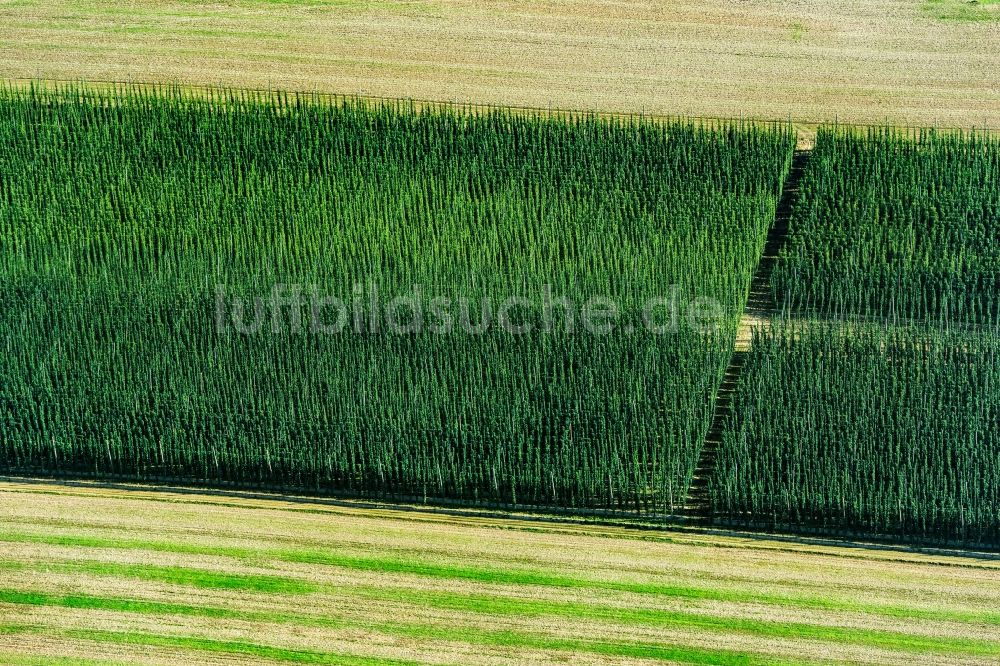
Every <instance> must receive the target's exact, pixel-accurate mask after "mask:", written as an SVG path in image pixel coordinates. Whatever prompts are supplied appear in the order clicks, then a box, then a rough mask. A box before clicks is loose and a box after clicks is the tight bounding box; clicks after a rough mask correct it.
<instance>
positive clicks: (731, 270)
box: [0, 88, 794, 515]
mask: <svg viewBox="0 0 1000 666" xmlns="http://www.w3.org/2000/svg"><path fill="white" fill-rule="evenodd" d="M793 143H794V139H793V137H792V135H791V133H790V130H789V129H788V128H787V127H784V126H775V127H760V126H755V125H750V124H746V125H739V124H738V125H734V126H732V127H724V128H721V129H710V128H707V127H702V126H698V125H694V124H691V123H686V122H671V123H664V122H654V121H651V120H647V119H642V118H638V117H637V118H631V119H616V120H612V119H602V118H597V117H593V116H586V115H584V116H568V115H567V116H551V117H549V116H541V115H530V114H523V113H515V112H511V111H504V110H500V109H483V110H472V111H470V110H454V109H452V110H449V109H427V108H418V107H415V106H414V105H412V104H407V103H389V104H372V103H366V102H361V101H357V100H349V99H344V100H320V99H317V98H313V97H308V96H284V95H277V96H264V95H253V94H240V93H225V92H219V93H217V94H216V95H215V96H214V97H209V98H205V97H200V96H197V95H193V94H187V93H182V92H179V91H176V90H169V89H167V90H154V91H150V90H142V89H121V90H116V91H114V92H105V93H96V92H94V91H91V90H85V89H73V88H68V89H62V90H54V91H53V90H47V91H43V90H34V89H29V90H15V89H8V90H6V91H4V92H2V93H0V239H2V244H3V247H4V251H3V252H2V253H0V298H2V301H3V303H4V306H3V308H0V329H2V339H3V340H5V341H7V344H6V347H5V349H4V354H3V355H2V356H0V432H2V433H3V438H2V441H0V465H2V466H3V467H4V468H6V469H8V470H32V471H36V472H38V471H41V472H47V473H53V474H93V475H98V476H102V475H122V476H128V477H133V478H158V479H159V478H171V479H179V480H187V481H191V482H203V483H239V484H247V485H259V486H268V487H285V488H299V489H308V490H313V491H318V492H331V493H340V492H343V493H353V494H359V495H370V496H384V497H417V498H426V499H428V500H457V501H470V502H479V503H488V504H505V505H515V504H516V505H538V506H548V507H552V508H561V509H568V510H584V509H599V510H611V511H615V512H622V513H626V514H630V515H637V514H642V515H662V514H665V513H670V512H672V511H674V510H675V509H676V508H677V507H678V506H679V505H681V504H683V502H684V498H685V495H686V489H687V486H688V483H689V481H690V478H691V476H692V473H693V470H694V467H695V465H696V460H697V456H698V452H699V450H700V447H701V443H702V440H703V438H704V435H705V433H706V432H707V430H708V428H709V425H710V422H711V419H712V402H713V400H714V393H715V389H716V386H717V385H718V382H719V380H720V378H721V375H722V373H723V371H724V368H725V366H726V364H727V362H728V359H729V355H730V350H731V348H732V343H733V339H734V336H735V329H736V322H737V318H738V315H739V313H740V312H741V311H742V308H743V304H744V301H745V298H746V294H747V291H748V289H749V284H750V279H751V276H752V274H753V272H754V270H755V266H756V262H757V257H758V256H759V253H760V251H761V249H762V247H763V244H764V241H765V236H766V233H767V229H768V227H769V225H770V222H771V220H772V218H773V215H774V209H775V205H776V198H777V194H778V192H779V191H780V189H781V184H782V180H783V178H784V176H785V174H786V173H787V170H788V168H789V163H790V156H791V152H792V147H793ZM276 285H286V286H289V285H292V286H294V285H298V286H301V287H303V289H304V290H305V291H306V292H309V291H310V290H314V289H315V290H316V291H317V292H319V293H321V294H323V295H331V296H334V297H337V298H340V299H342V300H343V301H345V302H346V303H347V305H348V306H349V307H351V309H352V311H351V312H349V313H348V316H347V319H348V321H347V326H346V328H344V329H343V330H341V332H339V333H336V334H330V333H329V332H328V331H317V330H314V329H313V328H312V327H311V326H309V325H303V326H302V327H300V328H299V329H295V328H293V327H292V322H293V321H295V318H296V317H299V318H301V319H302V321H305V320H306V319H307V318H308V317H309V316H310V314H311V313H310V306H309V305H308V303H306V304H303V305H301V306H299V305H296V306H286V307H284V308H283V309H282V310H281V311H280V312H279V317H278V318H279V319H280V322H279V323H280V326H278V327H272V324H273V323H274V321H275V320H274V318H273V314H274V313H272V312H271V311H267V312H266V313H264V314H263V316H262V317H261V318H260V319H259V321H260V322H261V323H262V325H261V326H260V327H259V328H258V329H255V332H245V330H244V329H241V328H240V327H238V326H235V325H233V324H234V322H233V321H231V319H232V318H233V317H234V312H235V310H234V308H235V303H236V302H239V303H242V304H244V305H245V306H246V307H245V308H244V309H243V312H242V313H241V314H242V315H243V316H244V317H245V318H246V320H252V321H258V318H257V314H258V313H257V310H256V300H257V299H261V302H263V301H264V299H266V298H267V297H268V296H269V295H270V294H271V293H272V290H273V289H274V287H275V286H276ZM418 287H419V289H420V290H422V294H423V296H424V297H425V298H426V299H431V298H442V299H451V300H452V301H457V300H459V299H462V300H464V302H466V304H467V307H468V310H469V311H471V312H472V313H473V314H472V317H471V318H472V319H473V320H474V321H475V322H477V323H482V322H481V313H482V312H489V311H490V306H491V304H492V307H493V308H495V307H496V306H497V304H499V303H500V302H502V301H503V300H504V299H507V298H510V297H523V298H527V299H530V302H529V303H527V304H525V305H523V306H522V307H521V308H520V309H519V310H518V312H519V313H520V314H519V316H520V317H521V318H524V319H526V320H528V321H530V322H536V323H537V322H538V321H540V319H541V318H542V315H543V313H542V312H540V310H541V309H542V306H541V305H540V295H541V294H542V291H543V288H544V289H547V290H548V293H550V294H551V295H552V296H553V297H554V298H556V299H560V301H561V299H565V300H566V301H568V302H570V303H571V304H575V305H576V306H580V305H581V304H583V303H585V302H586V301H587V300H588V299H589V298H591V297H594V296H599V297H605V298H608V299H610V300H611V301H613V302H614V303H615V304H616V305H617V307H618V309H619V311H620V316H619V318H618V319H617V320H616V321H620V322H623V323H622V324H621V325H620V327H619V329H618V330H616V331H614V332H613V333H612V334H609V335H598V334H591V333H588V332H587V331H585V330H584V329H583V328H582V327H581V326H580V325H579V323H577V325H576V328H575V329H574V330H573V331H568V330H566V329H565V327H564V326H563V322H564V321H565V319H561V320H559V321H557V322H556V323H555V325H554V326H553V327H552V329H551V330H540V329H539V327H538V326H536V327H535V330H534V331H533V332H532V333H528V334H518V333H515V332H511V331H507V330H504V329H502V328H500V327H498V326H496V325H494V326H493V327H488V328H486V329H485V330H483V331H481V332H478V333H477V332H463V331H462V330H460V329H459V328H457V327H456V328H455V329H454V330H453V331H452V332H451V333H449V334H441V333H439V332H436V331H434V330H430V329H428V328H427V327H416V328H414V329H413V330H407V331H403V332H398V331H397V332H393V331H389V330H386V329H385V328H378V327H374V326H370V325H362V326H361V327H360V329H355V328H354V323H355V317H354V315H355V312H354V311H353V301H354V299H355V298H356V297H357V296H358V294H362V295H363V296H364V297H365V298H364V299H362V300H363V301H364V302H363V304H362V310H364V312H363V315H364V316H362V317H361V318H360V320H359V321H361V322H362V324H364V322H366V321H368V315H369V314H370V312H368V310H365V308H370V307H371V302H370V300H368V296H369V294H370V293H371V292H372V291H373V290H375V289H377V291H378V292H379V293H380V294H381V295H382V298H383V299H385V300H388V299H391V298H393V297H395V296H401V295H403V296H405V295H408V294H410V293H412V292H414V291H415V289H416V288H418ZM671 293H675V294H677V301H678V305H679V306H680V307H683V306H684V305H685V303H687V302H688V301H689V300H690V299H693V298H696V297H701V298H711V299H714V300H715V301H716V302H717V303H718V304H719V305H720V306H721V312H722V314H723V317H722V321H721V322H720V324H721V325H720V326H718V327H717V328H715V329H710V330H703V329H696V328H691V327H689V326H687V325H685V318H684V313H683V312H682V313H681V317H680V325H679V326H678V327H677V328H676V329H675V330H667V331H666V332H663V331H659V332H653V331H650V330H648V329H647V328H646V327H645V326H643V325H642V324H643V322H642V321H641V319H642V317H641V312H642V311H643V308H644V305H645V304H646V303H647V302H648V300H649V299H651V298H657V297H665V296H668V295H670V294H671ZM220 307H221V310H220ZM561 307H562V306H556V311H557V312H558V311H559V308H561ZM293 310H294V311H295V312H293ZM220 311H222V312H224V315H225V316H224V317H223V318H222V319H220ZM493 312H494V314H493V316H494V319H495V315H496V313H495V310H494V311H493ZM407 313H409V314H413V313H412V312H410V310H407ZM659 316H660V317H661V318H663V317H669V315H668V314H665V313H662V312H661V314H660V315H659ZM220 321H221V322H222V323H223V325H220ZM624 322H627V324H626V323H624ZM244 323H245V322H244ZM327 323H329V322H327ZM626 325H627V326H631V327H632V328H631V330H629V329H626V328H625V326H626ZM251 328H252V327H251Z"/></svg>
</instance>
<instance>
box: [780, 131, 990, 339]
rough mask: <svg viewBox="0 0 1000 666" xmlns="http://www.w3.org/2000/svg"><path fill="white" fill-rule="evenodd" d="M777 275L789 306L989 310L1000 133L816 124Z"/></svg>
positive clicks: (910, 315)
mask: <svg viewBox="0 0 1000 666" xmlns="http://www.w3.org/2000/svg"><path fill="white" fill-rule="evenodd" d="M801 188H802V189H801V196H800V197H799V199H798V202H797V205H796V208H795V212H794V215H793V218H792V222H791V228H790V232H789V233H790V236H789V241H788V244H787V246H786V247H785V249H784V251H783V253H782V256H781V258H780V261H779V263H778V266H777V268H776V270H775V274H774V277H773V281H772V287H773V290H774V294H775V301H776V302H777V303H779V304H780V305H781V306H783V307H784V309H786V310H788V311H795V312H799V313H805V314H817V315H821V316H827V315H833V316H848V315H862V316H868V317H879V318H892V319H906V320H913V319H916V320H938V321H944V322H956V321H957V322H971V323H982V322H992V321H995V320H996V318H997V314H998V312H1000V245H998V244H997V238H998V232H1000V142H998V141H997V139H996V138H995V137H990V136H987V135H976V134H971V135H962V134H941V133H937V132H935V131H933V130H924V131H920V132H917V133H909V134H908V133H902V132H899V131H896V130H892V129H876V130H869V131H868V132H867V134H863V133H861V132H860V131H858V130H852V129H837V128H821V129H820V131H819V132H818V134H817V139H816V148H815V150H814V152H813V156H812V159H811V161H810V168H809V170H808V172H807V173H806V175H805V177H804V179H803V183H802V185H801Z"/></svg>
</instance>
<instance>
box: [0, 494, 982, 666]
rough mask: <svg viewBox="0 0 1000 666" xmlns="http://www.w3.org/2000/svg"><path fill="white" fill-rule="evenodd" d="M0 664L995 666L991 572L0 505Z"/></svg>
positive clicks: (884, 557) (334, 511) (934, 557)
mask: <svg viewBox="0 0 1000 666" xmlns="http://www.w3.org/2000/svg"><path fill="white" fill-rule="evenodd" d="M0 544H2V545H0V618H2V619H0V662H2V663H4V664H40V663H46V664H50V663H66V664H69V663H72V664H109V663H143V664H168V663H170V664H172V663H179V662H180V663H191V664H221V663H226V664H233V663H254V664H284V663H310V664H321V663H335V664H365V665H367V664H413V663H434V664H525V663H539V664H545V663H553V664H554V663H573V664H651V663H665V662H667V663H696V664H763V663H781V664H791V663H883V664H888V663H905V662H913V663H917V662H919V663H921V664H995V663H997V660H998V659H1000V612H998V611H997V609H998V608H1000V561H998V560H997V559H992V558H990V557H989V556H985V555H981V556H973V555H969V556H965V557H958V556H953V555H951V554H929V553H915V552H908V551H905V550H874V549H872V550H867V549H859V548H848V547H836V546H832V545H822V544H812V545H810V544H793V543H788V542H779V541H769V540H767V539H749V538H738V537H728V536H708V535H700V534H694V533H689V534H683V533H664V532H641V531H634V530H633V531H628V530H623V529H618V528H614V527H598V526H584V525H572V524H558V523H556V524H553V523H541V522H531V521H528V520H507V519H499V518H495V517H487V516H474V515H472V516H466V517H455V516H452V515H445V514H442V513H430V512H420V511H406V510H399V509H391V508H378V507H376V508H372V507H371V506H367V507H362V506H360V505H352V504H350V503H342V504H338V505H334V504H323V503H310V502H308V501H302V502H299V501H290V500H281V499H265V498H261V497H234V496H226V495H220V494H215V495H212V494H197V493H188V492H185V493H177V492H166V491H162V490H161V491H157V490H153V489H127V490H126V489H120V488H119V489H116V488H104V489H102V488H99V487H94V486H87V485H75V486H63V485H55V484H47V483H34V482H13V481H8V482H5V483H3V485H0Z"/></svg>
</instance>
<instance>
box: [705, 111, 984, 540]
mask: <svg viewBox="0 0 1000 666" xmlns="http://www.w3.org/2000/svg"><path fill="white" fill-rule="evenodd" d="M998 237H1000V146H998V144H997V143H996V141H995V140H993V139H987V138H984V137H980V136H976V135H966V136H961V135H938V134H935V133H933V132H924V133H918V134H910V135H904V134H899V133H896V132H892V131H887V130H880V131H872V132H870V133H869V134H868V135H867V136H862V135H860V134H858V133H857V132H855V131H845V130H837V129H828V130H824V131H821V132H820V133H819V136H818V141H817V145H816V151H815V154H814V155H813V157H812V159H811V161H810V164H809V167H808V169H807V172H806V174H805V176H804V178H803V181H802V189H801V192H800V196H799V199H798V201H797V203H796V206H795V208H794V211H793V215H792V220H791V224H790V237H789V242H788V245H787V247H786V248H785V250H784V251H783V252H782V254H781V256H780V257H779V261H778V265H777V267H776V270H775V274H774V278H773V283H772V286H773V288H774V292H775V295H776V301H777V302H778V303H779V307H780V310H781V311H780V313H779V314H778V316H777V317H776V319H775V321H774V322H773V323H772V324H771V325H770V326H767V327H764V328H763V329H762V330H761V331H759V332H758V334H757V335H756V336H755V338H754V340H753V344H752V346H751V349H750V351H749V352H748V353H747V354H746V357H745V359H744V366H743V375H742V381H741V383H740V386H739V387H738V389H737V392H736V397H735V399H734V402H733V411H732V416H731V418H729V420H728V422H727V424H726V427H725V429H724V434H723V436H722V445H721V447H720V452H719V459H718V460H719V462H718V465H717V467H716V469H715V470H714V475H713V479H712V483H711V488H712V489H711V494H712V502H713V509H714V511H715V514H716V516H718V517H721V518H722V519H724V520H726V521H729V522H736V523H738V524H744V525H767V526H772V527H773V526H781V527H783V528H789V527H791V528H794V529H802V528H822V529H825V530H833V531H836V532H849V533H854V534H857V533H864V534H872V533H875V534H882V535H890V536H892V537H894V538H904V539H918V540H924V541H928V540H929V541H937V542H941V541H949V542H953V541H960V542H964V543H970V544H993V545H995V544H997V543H1000V505H998V504H997V498H998V497H1000V442H998V440H997V434H998V433H1000V393H998V392H997V386H998V376H997V372H998V368H1000V364H998V356H997V351H998V349H1000V329H998V318H997V314H998V305H1000V303H998V298H1000V289H998V287H1000V282H998V280H1000V254H998V250H997V243H996V239H997V238H998Z"/></svg>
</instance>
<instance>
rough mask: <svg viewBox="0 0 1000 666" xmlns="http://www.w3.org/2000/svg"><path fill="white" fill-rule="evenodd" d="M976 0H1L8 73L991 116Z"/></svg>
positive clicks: (852, 113)
mask: <svg viewBox="0 0 1000 666" xmlns="http://www.w3.org/2000/svg"><path fill="white" fill-rule="evenodd" d="M998 31H1000V5H997V4H996V3H995V2H979V3H975V4H971V3H969V2H966V1H965V0H874V1H872V0H845V1H842V2H828V1H825V0H804V1H801V2H789V1H788V0H761V1H755V2H731V1H730V0H698V1H697V2H695V1H693V0H666V1H663V0H628V1H626V2H619V1H612V0H598V1H593V0H590V1H582V0H563V1H560V2H541V1H539V0H529V1H527V2H526V1H524V0H505V1H502V2H494V1H489V2H487V1H486V0H464V1H462V2H456V1H454V0H412V1H406V0H389V1H370V2H369V1H364V2H362V1H358V0H226V1H224V2H187V1H183V0H180V1H178V0H143V2H138V3H129V4H127V5H123V4H119V3H108V2H95V1H93V0H46V1H45V2H42V1H40V0H0V77H4V78H10V77H32V78H34V77H47V78H69V79H87V80H98V79H112V80H119V81H121V80H140V81H150V80H154V81H177V82H183V83H189V84H213V85H226V86H236V87H274V88H279V89H285V90H288V89H298V90H322V91H333V92H338V93H350V94H355V93H363V94H368V95H382V96H389V97H394V98H395V97H416V98H423V99H436V100H459V101H465V102H468V101H473V102H487V103H494V104H505V105H511V104H514V105H531V106H541V107H548V106H555V107H561V108H572V109H597V110H603V111H628V112H633V111H646V112H656V113H666V114H683V115H706V116H722V117H739V116H760V117H766V118H781V119H784V118H788V117H791V118H793V119H796V120H804V121H808V122H820V121H833V120H840V121H841V122H855V123H857V122H868V123H871V122H874V123H882V122H886V121H888V122H891V123H893V124H917V125H947V126H951V125H958V126H972V125H975V126H980V127H981V126H983V125H987V126H991V127H994V128H996V127H1000V68H998V67H997V65H996V56H995V46H996V44H997V40H998Z"/></svg>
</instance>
